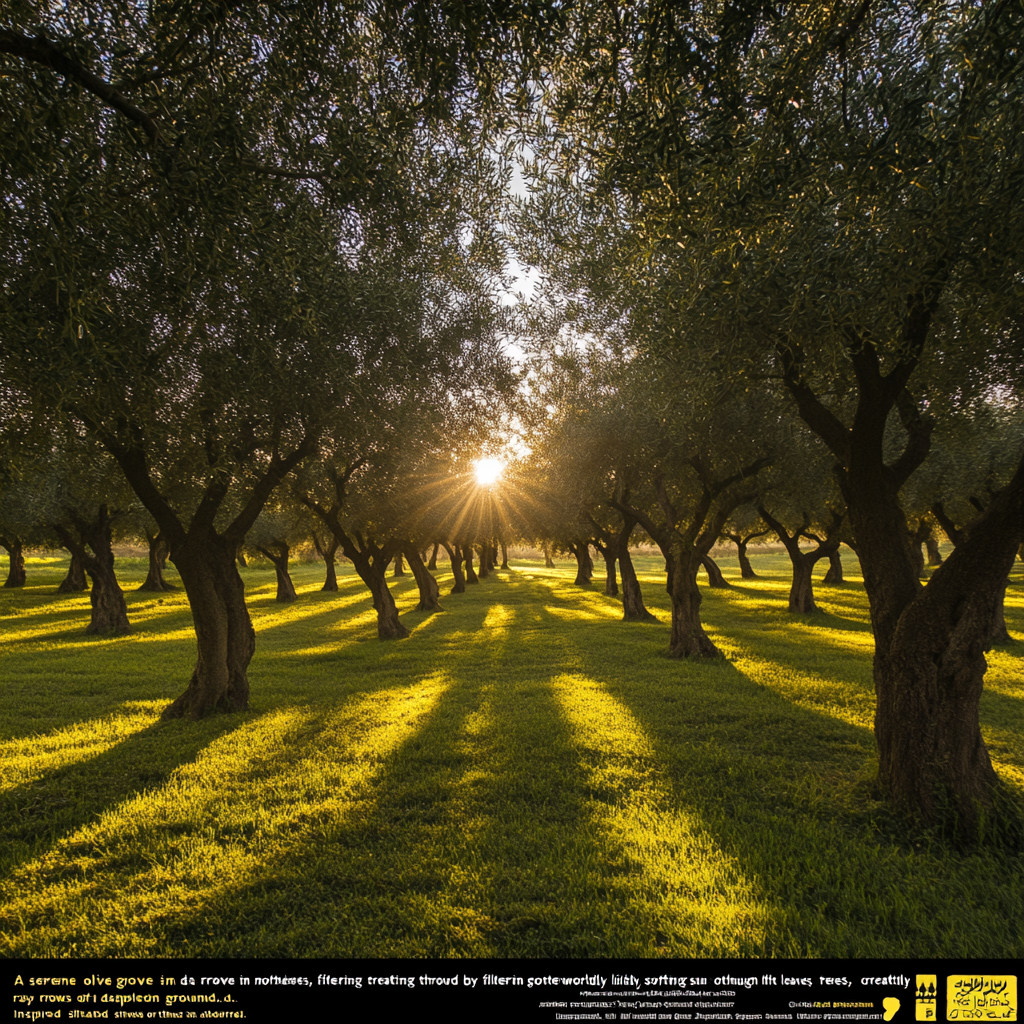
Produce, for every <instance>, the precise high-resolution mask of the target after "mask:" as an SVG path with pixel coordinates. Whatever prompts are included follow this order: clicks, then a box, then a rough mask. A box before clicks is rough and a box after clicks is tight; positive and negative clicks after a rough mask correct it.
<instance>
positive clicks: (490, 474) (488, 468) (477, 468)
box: [473, 459, 505, 487]
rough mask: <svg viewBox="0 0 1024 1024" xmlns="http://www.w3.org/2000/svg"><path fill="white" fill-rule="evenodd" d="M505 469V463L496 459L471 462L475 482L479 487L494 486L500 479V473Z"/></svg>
mask: <svg viewBox="0 0 1024 1024" xmlns="http://www.w3.org/2000/svg"><path fill="white" fill-rule="evenodd" d="M504 468H505V463H504V462H501V461H499V460H498V459H475V460H474V461H473V473H474V475H475V476H476V482H477V483H478V484H479V485H480V486H481V487H490V486H491V484H496V483H497V482H498V481H499V480H500V479H501V471H502V470H503V469H504Z"/></svg>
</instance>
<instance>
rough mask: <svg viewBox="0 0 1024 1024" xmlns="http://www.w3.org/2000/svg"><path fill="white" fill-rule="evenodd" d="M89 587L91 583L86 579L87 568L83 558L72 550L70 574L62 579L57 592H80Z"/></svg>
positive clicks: (69, 565)
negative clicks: (83, 563) (83, 564)
mask: <svg viewBox="0 0 1024 1024" xmlns="http://www.w3.org/2000/svg"><path fill="white" fill-rule="evenodd" d="M88 589H89V584H88V583H87V582H86V579H85V568H84V567H83V566H82V559H81V558H79V557H78V555H76V554H75V553H74V552H73V551H72V552H71V562H70V563H69V564H68V574H67V576H65V577H64V579H62V580H61V581H60V586H59V587H57V593H58V594H80V593H81V592H82V591H83V590H88Z"/></svg>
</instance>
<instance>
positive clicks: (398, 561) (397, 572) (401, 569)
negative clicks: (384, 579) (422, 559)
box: [392, 552, 405, 576]
mask: <svg viewBox="0 0 1024 1024" xmlns="http://www.w3.org/2000/svg"><path fill="white" fill-rule="evenodd" d="M404 575H405V565H404V563H403V562H402V553H401V552H399V553H398V554H397V555H395V568H394V571H393V572H392V576H404Z"/></svg>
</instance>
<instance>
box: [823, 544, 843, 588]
mask: <svg viewBox="0 0 1024 1024" xmlns="http://www.w3.org/2000/svg"><path fill="white" fill-rule="evenodd" d="M822 582H823V583H825V584H829V585H830V584H833V583H842V582H843V559H842V557H841V556H840V554H839V552H838V551H833V552H832V553H831V554H830V555H829V556H828V570H827V571H826V573H825V578H824V579H823V580H822Z"/></svg>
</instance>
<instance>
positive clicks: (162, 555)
mask: <svg viewBox="0 0 1024 1024" xmlns="http://www.w3.org/2000/svg"><path fill="white" fill-rule="evenodd" d="M146 540H147V541H148V542H149V572H148V573H147V574H146V579H145V581H144V582H143V584H142V586H141V587H139V590H143V591H147V592H152V593H156V594H159V593H163V592H165V591H168V590H177V589H178V588H177V587H175V586H173V585H172V584H170V583H168V582H167V580H165V579H164V565H165V563H166V561H167V544H166V542H165V541H164V539H163V537H161V536H160V534H159V532H157V533H149V532H148V531H147V533H146Z"/></svg>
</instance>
